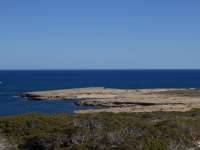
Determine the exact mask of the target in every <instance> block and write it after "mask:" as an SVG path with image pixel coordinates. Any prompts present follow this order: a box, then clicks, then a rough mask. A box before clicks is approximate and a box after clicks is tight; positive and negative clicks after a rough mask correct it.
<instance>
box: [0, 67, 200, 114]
mask: <svg viewBox="0 0 200 150" xmlns="http://www.w3.org/2000/svg"><path fill="white" fill-rule="evenodd" d="M95 86H98V87H107V88H200V70H48V71H36V70H32V71H31V70H29V71H14V70H13V71H3V70H2V71H0V115H1V116H3V115H15V114H22V113H29V112H44V113H50V114H52V113H59V112H67V113H73V111H74V110H79V109H86V108H87V107H78V106H75V105H74V104H73V102H72V101H62V100H61V101H48V102H44V101H27V100H25V99H23V98H21V97H17V95H18V94H20V93H22V92H29V91H39V90H52V89H63V88H79V87H95Z"/></svg>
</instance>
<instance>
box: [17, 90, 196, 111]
mask: <svg viewBox="0 0 200 150" xmlns="http://www.w3.org/2000/svg"><path fill="white" fill-rule="evenodd" d="M20 96H22V97H24V98H27V99H28V100H74V103H75V104H76V105H80V106H95V107H99V106H100V107H101V108H99V109H88V110H87V109H86V110H79V111H75V113H96V112H114V113H118V112H153V111H189V110H191V109H193V108H200V89H196V88H189V89H184V88H180V89H175V88H174V89H167V88H165V89H112V88H103V87H90V88H74V89H63V90H49V91H39V92H27V93H22V94H21V95H20Z"/></svg>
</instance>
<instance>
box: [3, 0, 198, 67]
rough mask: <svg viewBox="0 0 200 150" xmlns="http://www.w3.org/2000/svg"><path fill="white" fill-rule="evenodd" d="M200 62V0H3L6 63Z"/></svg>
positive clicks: (113, 64) (193, 64) (180, 64)
mask: <svg viewBox="0 0 200 150" xmlns="http://www.w3.org/2000/svg"><path fill="white" fill-rule="evenodd" d="M170 68H171V69H200V0H0V69H170Z"/></svg>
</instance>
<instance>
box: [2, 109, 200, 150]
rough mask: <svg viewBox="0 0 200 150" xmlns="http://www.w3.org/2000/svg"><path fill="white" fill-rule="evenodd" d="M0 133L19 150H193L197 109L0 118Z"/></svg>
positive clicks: (199, 138) (198, 142)
mask: <svg viewBox="0 0 200 150" xmlns="http://www.w3.org/2000/svg"><path fill="white" fill-rule="evenodd" d="M0 130H1V132H2V134H4V136H6V137H7V138H8V139H9V141H10V142H11V143H15V144H16V149H20V150H23V149H26V150H67V149H70V150H71V149H72V150H198V149H199V146H200V110H199V109H194V110H192V111H188V112H152V113H117V114H116V113H94V114H92V113H89V114H74V115H68V114H65V113H60V114H55V115H47V114H41V113H32V114H24V115H18V116H8V117H0Z"/></svg>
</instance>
